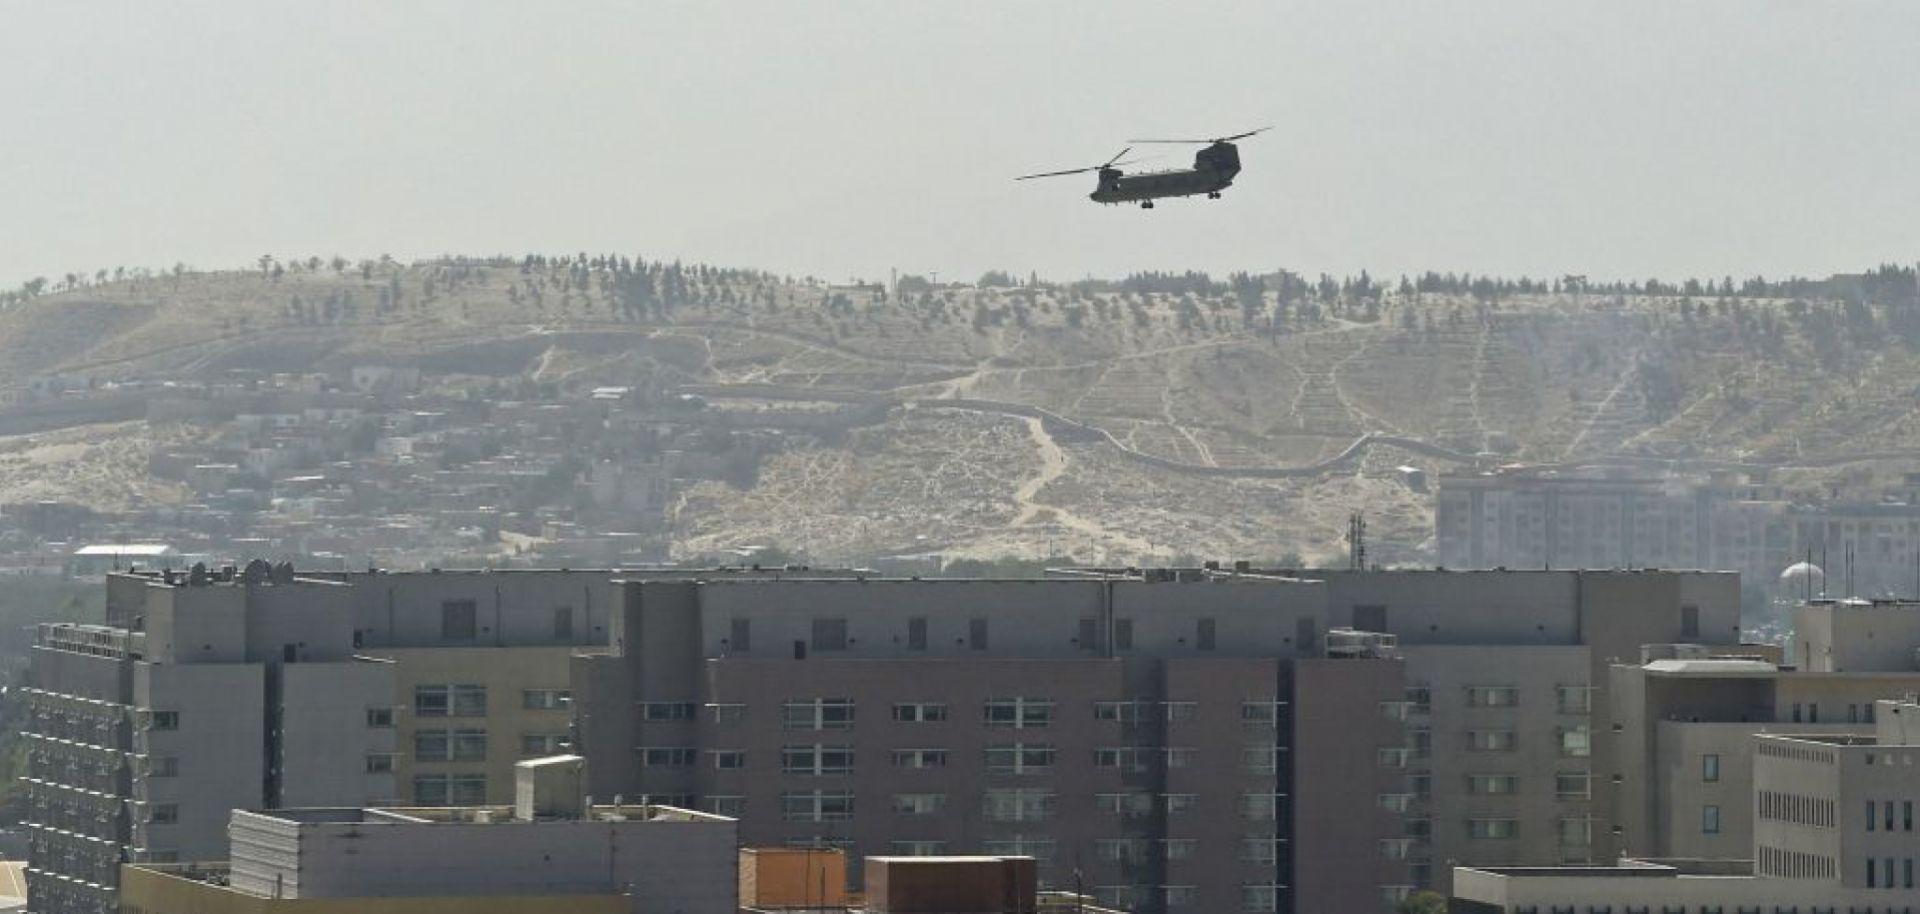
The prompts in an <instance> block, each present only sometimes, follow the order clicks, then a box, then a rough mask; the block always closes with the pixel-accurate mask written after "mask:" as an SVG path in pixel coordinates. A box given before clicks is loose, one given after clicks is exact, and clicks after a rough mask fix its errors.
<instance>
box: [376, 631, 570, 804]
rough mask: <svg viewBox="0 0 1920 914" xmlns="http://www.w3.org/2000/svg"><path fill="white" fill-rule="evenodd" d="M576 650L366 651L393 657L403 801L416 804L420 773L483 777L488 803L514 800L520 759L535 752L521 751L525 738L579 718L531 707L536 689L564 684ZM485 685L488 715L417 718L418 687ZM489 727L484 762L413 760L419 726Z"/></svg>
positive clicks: (398, 786)
mask: <svg viewBox="0 0 1920 914" xmlns="http://www.w3.org/2000/svg"><path fill="white" fill-rule="evenodd" d="M573 650H574V649H573V648H571V647H433V648H375V649H370V650H367V651H364V652H363V653H365V654H367V655H368V656H372V657H385V658H388V659H391V660H393V661H394V668H395V671H394V679H395V685H394V691H395V693H396V694H395V696H394V707H395V713H394V727H395V729H396V732H395V734H394V737H395V739H394V751H395V752H396V753H397V755H396V757H395V758H394V765H393V782H394V790H395V791H396V792H397V793H398V794H399V796H397V797H394V798H393V799H395V800H398V801H400V802H401V803H403V804H405V803H414V802H417V798H416V797H415V796H414V795H413V776H414V775H415V774H484V775H486V777H487V803H488V804H505V803H512V802H513V763H515V762H518V761H520V760H521V759H523V758H530V757H532V756H526V755H522V754H521V752H520V747H521V737H522V736H527V735H533V734H562V735H564V734H565V733H566V732H567V725H568V723H569V722H570V720H571V719H572V715H571V712H570V710H569V709H567V708H564V707H563V708H560V709H557V710H533V709H528V708H526V707H524V704H523V693H524V692H525V691H527V690H529V689H565V688H567V683H568V677H569V675H570V674H569V661H568V658H569V657H570V656H571V655H572V653H573ZM422 685H436V686H437V685H449V686H450V685H483V686H486V687H487V714H486V716H485V717H484V718H481V717H424V718H422V717H416V716H415V715H414V713H413V694H414V687H415V686H422ZM479 727H484V728H485V729H486V731H487V758H486V760H485V761H480V762H428V761H417V760H416V759H414V757H413V736H414V732H415V731H416V730H419V729H422V728H430V729H445V730H455V729H471V728H479Z"/></svg>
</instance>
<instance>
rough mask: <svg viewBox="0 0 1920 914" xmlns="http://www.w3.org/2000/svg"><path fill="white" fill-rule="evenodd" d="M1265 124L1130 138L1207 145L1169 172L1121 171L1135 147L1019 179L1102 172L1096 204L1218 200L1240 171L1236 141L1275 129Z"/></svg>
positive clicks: (1149, 204) (1148, 205)
mask: <svg viewBox="0 0 1920 914" xmlns="http://www.w3.org/2000/svg"><path fill="white" fill-rule="evenodd" d="M1272 129H1273V128H1272V127H1262V128H1260V129H1259V130H1249V131H1247V132H1246V133H1236V134H1234V135H1233V136H1223V137H1218V138H1215V139H1211V140H1128V142H1129V143H1199V144H1204V145H1205V147H1206V148H1204V149H1202V150H1200V151H1199V152H1196V153H1194V154H1193V167H1192V168H1180V169H1173V170H1170V171H1142V172H1135V173H1133V174H1127V173H1126V172H1124V171H1121V170H1120V166H1121V165H1126V164H1130V163H1127V162H1122V161H1120V157H1121V156H1124V155H1126V154H1127V153H1129V152H1132V151H1133V147H1132V146H1128V147H1127V148H1125V149H1122V150H1120V155H1116V156H1114V157H1113V158H1111V159H1108V160H1107V161H1105V162H1103V163H1101V164H1099V165H1089V166H1087V167H1086V168H1070V169H1067V170H1066V171H1045V172H1041V173H1039V174H1037V175H1021V176H1020V177H1018V178H1015V179H1014V180H1016V181H1026V180H1030V179H1033V178H1056V177H1059V176H1061V175H1077V174H1083V173H1085V172H1089V171H1097V172H1099V173H1100V184H1099V186H1098V187H1095V188H1094V190H1093V193H1091V194H1088V195H1087V198H1088V199H1090V200H1092V201H1093V202H1095V203H1134V202H1138V203H1139V204H1140V208H1141V209H1153V201H1155V200H1158V199H1160V198H1162V197H1191V196H1194V195H1196V194H1206V195H1207V199H1209V200H1218V199H1219V198H1220V192H1221V191H1223V190H1226V189H1227V188H1228V187H1231V186H1233V178H1234V176H1235V175H1237V174H1239V173H1240V149H1239V147H1237V146H1235V145H1233V141H1234V140H1244V139H1246V138H1247V137H1250V136H1253V135H1254V134H1256V133H1263V132H1265V131H1268V130H1272Z"/></svg>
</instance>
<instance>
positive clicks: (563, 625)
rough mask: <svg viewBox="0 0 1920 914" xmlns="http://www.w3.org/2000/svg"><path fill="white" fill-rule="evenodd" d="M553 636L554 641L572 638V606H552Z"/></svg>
mask: <svg viewBox="0 0 1920 914" xmlns="http://www.w3.org/2000/svg"><path fill="white" fill-rule="evenodd" d="M553 638H554V640H555V641H571V640H573V607H571V606H556V607H554V608H553Z"/></svg>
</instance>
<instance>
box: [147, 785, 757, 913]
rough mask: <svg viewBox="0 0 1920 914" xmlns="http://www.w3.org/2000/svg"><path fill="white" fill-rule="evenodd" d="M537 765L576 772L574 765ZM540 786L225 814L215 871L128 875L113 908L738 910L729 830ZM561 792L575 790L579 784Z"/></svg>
mask: <svg viewBox="0 0 1920 914" xmlns="http://www.w3.org/2000/svg"><path fill="white" fill-rule="evenodd" d="M541 763H543V764H544V765H545V766H546V767H549V768H551V767H554V766H565V765H569V764H571V765H573V766H575V767H576V768H577V766H578V764H579V759H578V758H574V757H560V758H554V759H546V760H541ZM523 770H525V768H524V767H523ZM529 774H531V772H530V773H529ZM543 780H546V781H548V782H549V783H552V782H553V781H554V779H542V778H538V777H534V776H525V775H523V776H522V777H521V779H520V782H521V785H522V786H521V787H520V790H519V794H520V795H519V797H517V799H516V802H515V803H514V804H513V805H512V806H481V807H477V808H459V809H448V808H444V807H433V808H419V807H415V808H344V809H342V808H316V809H282V810H274V811H270V812H249V811H246V810H234V811H233V812H232V814H231V821H230V823H229V825H228V827H227V833H228V835H229V841H230V850H229V851H228V853H227V854H226V859H225V860H221V861H215V862H208V863H197V864H193V865H191V866H167V865H155V864H147V865H141V864H133V865H129V866H128V868H127V873H126V875H125V878H124V886H125V890H124V892H123V897H122V907H121V910H122V911H123V912H135V914H218V912H228V911H232V912H240V911H259V912H263V914H270V912H275V911H299V912H314V914H319V912H335V911H337V912H354V914H364V912H369V911H373V912H392V914H439V912H447V914H452V912H463V914H464V912H474V911H478V912H491V911H499V912H502V914H504V912H509V911H512V912H554V914H560V912H606V914H614V912H621V914H641V912H643V911H675V912H682V914H733V912H734V911H735V910H736V909H737V907H736V887H737V884H738V875H737V868H736V855H735V854H736V852H735V847H736V829H735V826H734V822H733V821H732V820H730V819H727V818H724V817H721V816H711V815H706V814H704V813H698V812H691V811H688V810H681V809H671V808H667V807H659V806H624V805H623V806H612V805H595V806H591V807H589V806H586V805H584V804H583V798H582V797H581V796H580V795H578V794H571V795H569V796H565V797H558V798H555V797H550V796H548V797H543V796H540V795H539V786H540V784H541V782H542V781H543ZM557 780H558V781H562V782H564V781H567V780H568V779H565V778H561V779H557ZM568 786H570V787H571V788H572V789H575V790H577V789H578V787H579V786H580V779H579V777H578V775H577V774H576V775H575V776H574V777H573V778H571V779H570V784H569V785H568Z"/></svg>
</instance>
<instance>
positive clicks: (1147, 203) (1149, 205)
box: [1140, 200, 1153, 209]
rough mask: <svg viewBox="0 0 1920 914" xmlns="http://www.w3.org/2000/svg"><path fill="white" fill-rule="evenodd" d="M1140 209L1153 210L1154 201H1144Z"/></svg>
mask: <svg viewBox="0 0 1920 914" xmlns="http://www.w3.org/2000/svg"><path fill="white" fill-rule="evenodd" d="M1140 208H1141V209H1153V201H1152V200H1144V201H1141V203H1140Z"/></svg>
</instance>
